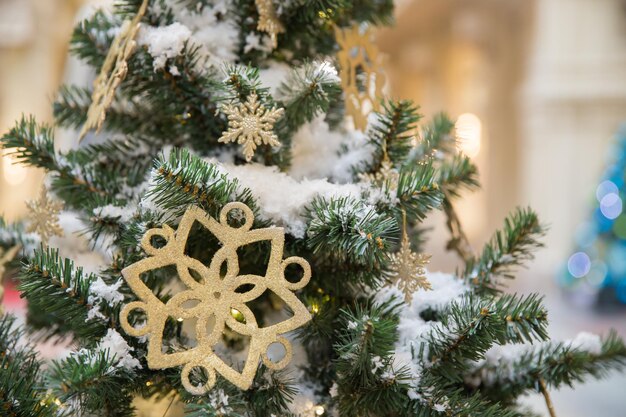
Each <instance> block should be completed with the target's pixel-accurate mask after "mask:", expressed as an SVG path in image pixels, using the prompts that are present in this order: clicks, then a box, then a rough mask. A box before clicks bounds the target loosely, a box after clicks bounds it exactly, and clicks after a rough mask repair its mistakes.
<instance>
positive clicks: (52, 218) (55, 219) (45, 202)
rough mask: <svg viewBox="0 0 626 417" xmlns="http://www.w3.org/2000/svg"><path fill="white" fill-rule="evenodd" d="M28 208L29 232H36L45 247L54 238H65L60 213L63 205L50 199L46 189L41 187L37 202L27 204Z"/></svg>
mask: <svg viewBox="0 0 626 417" xmlns="http://www.w3.org/2000/svg"><path fill="white" fill-rule="evenodd" d="M26 206H27V207H28V211H29V212H30V214H29V216H28V217H29V220H30V225H29V226H28V229H26V231H27V232H35V233H37V234H38V235H39V237H40V238H41V242H42V243H43V245H44V246H47V245H48V240H50V238H51V237H52V236H63V229H61V226H59V213H60V212H61V210H62V209H63V203H61V202H60V201H55V200H52V199H50V198H49V197H48V190H46V187H45V186H44V187H41V193H40V194H39V198H38V199H37V200H33V201H29V202H28V203H26Z"/></svg>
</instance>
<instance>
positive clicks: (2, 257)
mask: <svg viewBox="0 0 626 417" xmlns="http://www.w3.org/2000/svg"><path fill="white" fill-rule="evenodd" d="M21 248H22V246H21V245H15V246H13V247H11V248H9V249H7V250H6V251H4V250H2V249H0V314H2V312H3V309H2V299H3V298H4V286H3V285H2V279H3V278H4V272H5V271H6V264H7V263H9V262H11V260H12V259H13V258H15V255H17V252H18V251H19V250H20V249H21Z"/></svg>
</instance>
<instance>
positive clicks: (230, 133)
mask: <svg viewBox="0 0 626 417" xmlns="http://www.w3.org/2000/svg"><path fill="white" fill-rule="evenodd" d="M223 111H224V113H225V114H226V115H227V116H228V130H227V131H226V132H223V133H222V137H221V138H220V139H219V142H222V143H230V142H237V143H239V144H240V145H242V153H243V155H244V156H245V158H246V161H248V162H250V160H251V159H252V157H253V156H254V151H255V150H256V148H257V146H259V145H261V144H263V145H270V146H279V145H280V142H279V141H278V138H277V137H276V134H274V132H273V129H274V123H276V120H278V119H279V118H280V117H281V116H282V115H283V113H284V110H283V109H281V108H276V107H272V108H271V109H267V108H266V107H265V106H263V105H262V104H261V103H260V102H259V99H258V96H257V95H256V93H251V94H250V95H249V96H248V99H247V100H246V101H245V102H244V103H240V104H239V105H232V104H227V105H225V106H224V108H223Z"/></svg>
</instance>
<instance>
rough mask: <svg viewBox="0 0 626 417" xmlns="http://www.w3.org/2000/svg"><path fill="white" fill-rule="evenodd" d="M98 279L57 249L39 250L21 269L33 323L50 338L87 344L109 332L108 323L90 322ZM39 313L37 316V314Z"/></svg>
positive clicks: (25, 295) (21, 285)
mask: <svg viewBox="0 0 626 417" xmlns="http://www.w3.org/2000/svg"><path fill="white" fill-rule="evenodd" d="M95 278H96V277H95V276H94V275H92V274H89V275H85V274H84V273H83V270H82V268H80V267H78V268H75V267H74V264H73V262H72V261H71V260H69V259H67V258H65V259H60V258H59V254H58V251H57V250H55V249H49V248H48V249H45V250H44V249H38V250H36V251H35V254H34V256H33V258H32V259H31V260H28V262H27V263H26V264H25V265H24V266H23V267H22V271H21V273H20V286H19V290H20V292H21V293H22V296H23V297H26V298H27V299H28V301H29V309H31V310H30V316H29V321H30V322H31V323H32V324H39V325H38V326H36V327H38V328H39V329H40V330H42V331H43V332H44V334H45V335H46V336H47V337H52V336H70V337H72V336H73V337H76V338H79V339H81V340H83V341H85V342H87V343H90V342H93V340H94V338H98V337H101V336H103V335H104V334H105V333H106V327H107V323H105V322H101V321H97V320H94V319H88V316H89V311H90V310H91V309H92V308H94V306H92V305H91V304H89V301H88V299H89V295H90V293H89V286H90V284H91V282H92V281H93V280H94V279H95ZM35 312H37V313H38V314H34V313H35Z"/></svg>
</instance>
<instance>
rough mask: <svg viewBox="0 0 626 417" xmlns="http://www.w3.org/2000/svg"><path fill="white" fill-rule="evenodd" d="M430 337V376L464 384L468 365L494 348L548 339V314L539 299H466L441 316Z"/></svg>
mask: <svg viewBox="0 0 626 417" xmlns="http://www.w3.org/2000/svg"><path fill="white" fill-rule="evenodd" d="M440 316H441V324H442V326H441V327H435V328H434V329H433V330H432V332H431V334H430V337H429V339H430V340H429V343H428V352H429V362H430V363H431V366H430V368H429V369H428V371H427V372H428V373H431V374H436V375H438V376H440V377H441V378H442V380H443V381H446V380H447V381H449V382H461V380H462V377H463V373H464V372H465V371H466V370H467V369H468V366H469V365H468V362H469V361H478V360H480V359H482V358H483V355H484V353H485V352H486V351H487V350H488V349H489V348H490V347H491V346H492V345H493V344H494V343H497V344H505V343H511V342H512V343H521V342H524V341H527V342H533V341H534V340H545V339H547V337H548V335H547V331H546V326H547V313H546V311H545V309H544V308H543V306H542V305H541V299H540V298H539V297H538V296H536V295H530V296H527V297H522V298H520V297H518V296H516V295H505V296H503V297H500V298H498V299H497V300H489V299H479V298H477V297H476V296H474V295H467V296H465V297H464V298H463V299H462V300H461V301H459V302H454V303H452V304H451V305H450V306H449V307H448V308H447V309H446V311H444V312H443V313H442V314H441V315H440Z"/></svg>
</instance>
